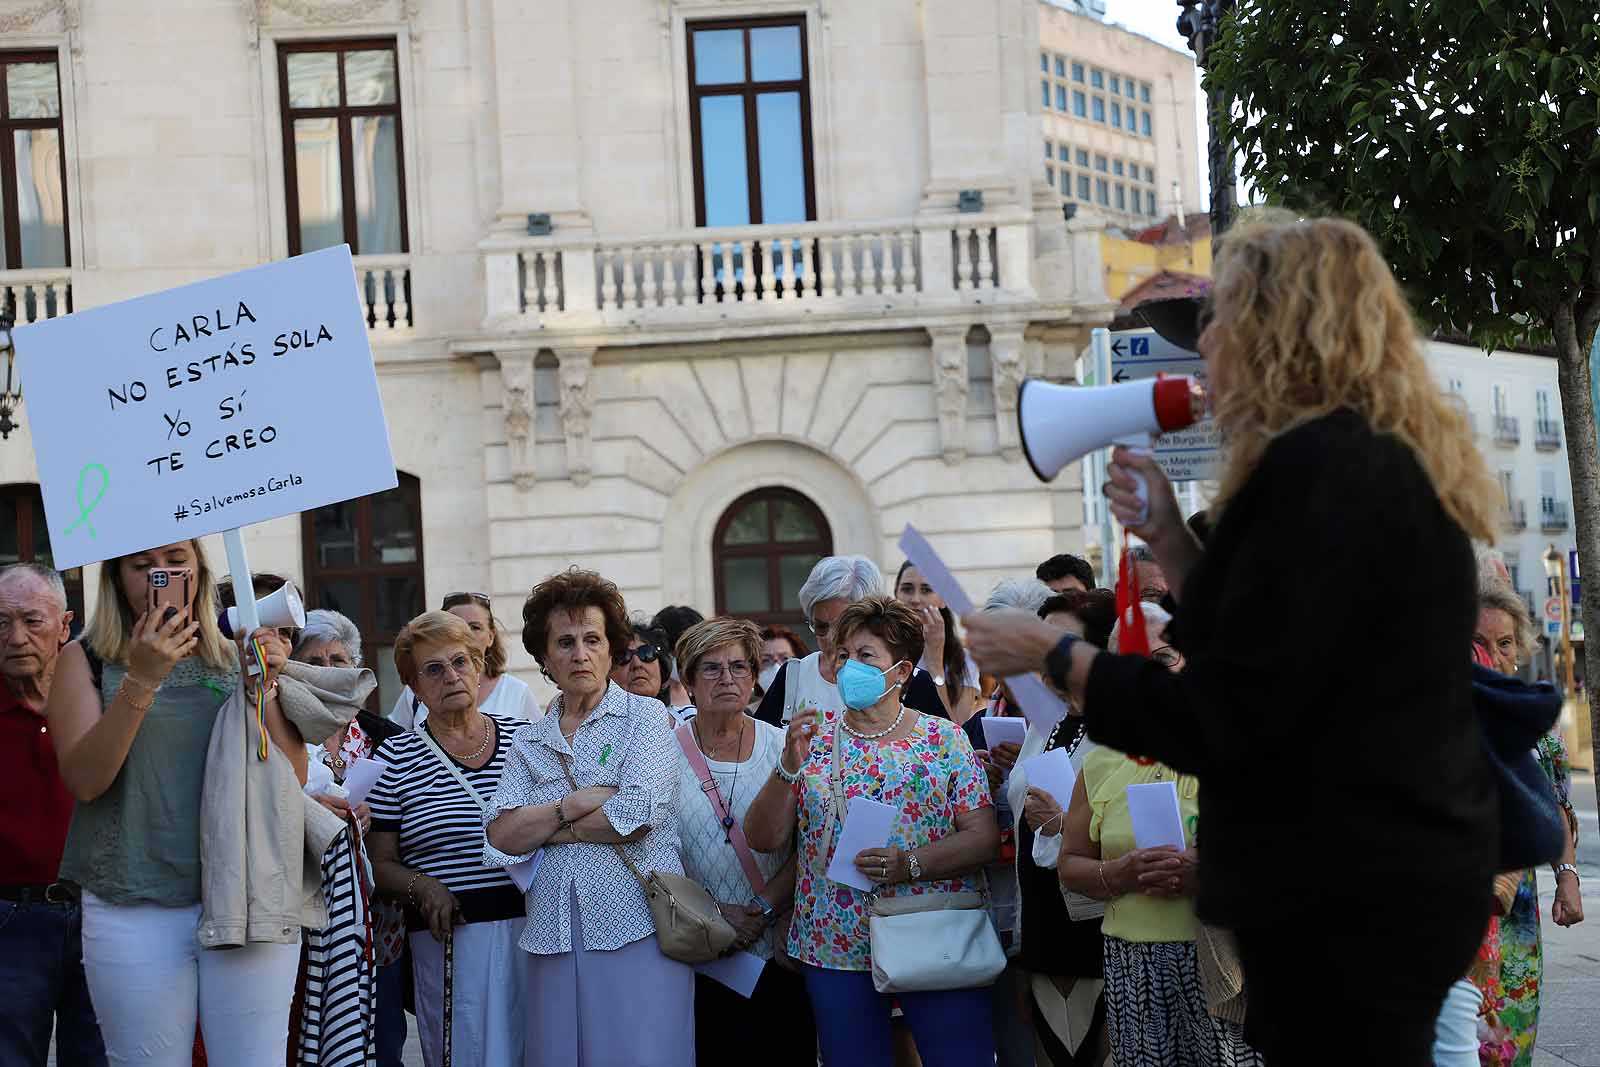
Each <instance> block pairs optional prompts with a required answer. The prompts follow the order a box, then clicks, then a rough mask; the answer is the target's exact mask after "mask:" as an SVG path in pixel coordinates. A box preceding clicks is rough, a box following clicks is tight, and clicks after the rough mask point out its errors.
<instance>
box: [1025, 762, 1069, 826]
mask: <svg viewBox="0 0 1600 1067" xmlns="http://www.w3.org/2000/svg"><path fill="white" fill-rule="evenodd" d="M1022 773H1023V774H1024V775H1025V776H1026V777H1027V779H1028V788H1030V789H1042V790H1044V791H1045V792H1046V793H1049V794H1050V797H1051V799H1053V800H1054V801H1055V802H1056V806H1057V807H1058V808H1060V809H1061V810H1062V811H1066V810H1067V805H1068V804H1069V803H1070V802H1071V801H1072V787H1073V786H1074V785H1075V784H1077V781H1078V772H1076V771H1074V770H1073V769H1072V757H1071V756H1069V755H1067V750H1066V749H1064V748H1052V749H1051V750H1050V751H1049V752H1044V753H1041V754H1039V755H1037V756H1034V757H1033V758H1031V759H1026V760H1023V761H1022Z"/></svg>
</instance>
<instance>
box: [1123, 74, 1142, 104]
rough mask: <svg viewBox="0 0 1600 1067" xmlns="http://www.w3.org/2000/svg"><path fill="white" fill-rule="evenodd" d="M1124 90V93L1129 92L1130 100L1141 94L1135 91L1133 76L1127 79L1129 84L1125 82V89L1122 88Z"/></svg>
mask: <svg viewBox="0 0 1600 1067" xmlns="http://www.w3.org/2000/svg"><path fill="white" fill-rule="evenodd" d="M1122 91H1123V92H1124V93H1125V94H1127V97H1128V99H1129V100H1132V99H1134V98H1135V97H1136V96H1138V95H1139V94H1138V93H1136V92H1134V88H1133V79H1132V78H1129V79H1128V81H1127V84H1125V85H1124V86H1123V89H1122Z"/></svg>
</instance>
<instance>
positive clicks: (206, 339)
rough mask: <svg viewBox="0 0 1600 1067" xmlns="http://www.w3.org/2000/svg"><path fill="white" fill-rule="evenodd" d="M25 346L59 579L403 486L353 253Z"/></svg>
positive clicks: (211, 288)
mask: <svg viewBox="0 0 1600 1067" xmlns="http://www.w3.org/2000/svg"><path fill="white" fill-rule="evenodd" d="M14 342H15V345H16V352H17V361H18V366H19V369H20V372H21V376H22V384H23V391H24V395H25V396H26V397H27V411H28V421H29V426H30V428H31V430H32V433H33V444H34V449H35V451H36V452H37V453H38V457H39V482H40V490H41V492H42V493H43V495H44V509H45V519H46V522H47V524H48V526H49V530H50V547H51V551H52V553H53V555H54V559H55V565H56V566H57V567H60V568H62V569H67V568H71V567H78V566H81V565H83V564H85V563H93V562H95V561H98V560H104V559H110V558H112V557H114V556H121V555H126V554H128V553H131V552H138V551H141V550H143V549H147V548H154V547H156V546H159V545H165V544H171V543H173V542H176V541H184V540H187V539H189V538H193V537H201V536H204V535H206V534H212V533H217V532H219V531H223V530H230V529H236V528H238V527H241V526H245V525H248V524H249V523H255V522H264V521H266V520H268V519H274V518H277V517H278V516H280V515H290V514H294V513H296V512H300V511H308V510H311V509H313V508H318V507H322V506H323V505H325V504H333V503H337V502H339V501H341V500H349V499H351V498H353V497H359V496H365V495H367V494H368V493H375V492H380V491H382V490H385V489H392V488H393V487H394V486H395V485H396V484H397V479H396V476H395V469H394V459H393V457H392V456H391V455H390V452H389V433H388V426H387V424H386V423H385V421H384V417H383V405H382V403H381V401H380V400H379V397H378V379H377V374H376V372H375V371H374V369H373V365H372V349H371V347H370V345H369V344H368V341H367V327H366V322H365V320H364V319H363V317H362V313H361V305H360V300H359V295H358V293H357V291H356V280H355V270H354V266H353V264H352V263H351V260H350V249H349V248H348V247H347V246H340V247H338V248H327V249H323V250H322V251H320V252H312V253H310V254H308V255H304V256H297V257H295V258H294V259H289V260H284V261H282V262H279V263H272V264H268V265H267V266H263V267H255V268H252V269H250V270H244V271H240V272H239V273H237V274H230V275H227V276H225V277H221V278H213V279H210V280H208V281H203V282H197V283H195V284H193V285H186V286H182V287H181V288H177V289H170V290H168V291H166V292H162V293H156V294H153V295H151V296H145V297H140V298H138V299H136V300H128V301H124V302H122V303H119V304H110V305H107V306H105V307H98V308H91V309H88V310H85V311H79V312H76V313H74V314H71V315H65V316H62V317H60V318H54V319H47V320H44V321H41V322H36V323H32V324H31V325H28V326H22V327H19V328H18V329H17V330H16V332H15V334H14Z"/></svg>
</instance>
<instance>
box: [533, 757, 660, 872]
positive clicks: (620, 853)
mask: <svg viewBox="0 0 1600 1067" xmlns="http://www.w3.org/2000/svg"><path fill="white" fill-rule="evenodd" d="M556 758H557V759H559V760H560V761H561V773H562V774H564V775H566V776H567V784H568V785H570V786H571V787H572V788H573V790H574V791H576V790H577V788H578V781H577V779H575V778H573V777H572V768H571V767H570V766H568V764H567V758H568V757H567V754H566V753H565V752H557V753H556ZM611 847H612V849H614V850H615V851H616V853H617V858H618V859H620V860H622V862H623V863H625V864H627V865H628V870H630V871H632V872H633V876H634V878H636V879H638V881H639V884H640V885H641V886H643V887H644V888H645V891H646V892H648V891H649V889H650V879H648V878H646V877H645V876H644V872H643V871H641V870H639V868H638V867H637V866H635V865H634V862H633V861H632V860H630V859H629V858H628V853H627V852H626V851H624V850H623V847H622V845H621V844H620V843H618V842H616V841H613V842H611Z"/></svg>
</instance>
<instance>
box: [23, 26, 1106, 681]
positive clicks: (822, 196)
mask: <svg viewBox="0 0 1600 1067" xmlns="http://www.w3.org/2000/svg"><path fill="white" fill-rule="evenodd" d="M1039 51H1040V45H1039V8H1038V4H1037V0H872V2H871V3H857V2H849V3H847V2H844V0H541V2H539V3H536V4H530V3H526V2H525V0H159V2H157V0H127V2H122V3H114V4H113V3H96V4H88V3H82V2H81V0H0V64H4V65H5V68H6V79H8V80H7V82H6V84H8V85H9V86H11V89H12V92H11V94H10V95H11V100H10V105H9V112H8V114H9V118H8V119H7V120H6V121H8V122H10V124H11V127H12V129H11V130H10V133H16V132H17V131H18V130H22V131H23V132H22V133H20V134H18V135H17V139H15V140H13V141H12V142H11V143H12V144H14V145H16V146H20V147H18V148H15V149H13V150H12V151H10V152H9V154H6V155H0V168H4V169H8V170H9V171H10V173H8V174H6V175H4V176H3V177H4V179H5V180H6V181H8V182H10V183H12V185H11V186H10V188H21V189H22V190H23V195H22V196H20V197H18V198H16V199H15V209H14V210H11V211H10V212H8V213H7V214H6V216H5V218H6V226H7V227H8V231H7V244H6V248H7V256H6V258H5V259H4V260H3V261H0V300H3V299H5V298H6V297H7V296H9V297H10V298H11V299H12V300H13V301H14V302H15V305H16V308H17V313H18V317H19V318H20V319H22V320H23V321H28V320H30V319H33V318H37V317H39V316H42V315H51V314H62V313H66V312H67V311H68V310H69V309H70V308H83V307H88V306H92V305H97V304H102V303H106V302H109V301H114V300H119V299H124V298H128V297H132V296H137V295H140V294H143V293H147V292H151V291H155V290H158V289H162V288H165V287H169V286H172V285H177V284H180V283H183V282H187V281H191V280H195V279H198V278H202V277H207V276H212V275H216V274H221V273H224V272H228V271H232V270H235V269H239V268H243V267H247V266H251V265H254V264H258V263H261V262H266V261H271V260H276V259H280V258H283V257H285V256H289V255H293V254H296V253H299V252H302V251H310V250H312V249H314V248H317V247H323V246H326V245H328V244H338V243H340V242H341V241H348V242H350V243H351V244H352V247H353V251H354V252H355V262H356V265H357V274H358V282H359V283H360V288H361V291H362V293H363V296H364V302H365V305H366V308H365V309H366V311H367V313H368V316H369V324H370V326H371V329H370V335H371V340H372V348H373V355H374V359H375V362H376V365H377V369H378V374H379V381H380V386H381V390H382V395H383V400H384V404H385V410H386V414H387V419H388V423H389V430H390V436H391V443H392V446H393V451H394V455H395V460H396V463H397V465H398V466H399V468H400V471H401V486H400V489H398V490H396V491H394V492H393V493H390V494H384V495H383V496H382V497H379V498H369V499H367V500H364V501H354V502H350V503H349V504H346V505H341V506H339V507H336V508H332V509H323V510H322V511H321V512H319V513H317V514H316V515H307V516H300V517H290V518H285V519H281V520H278V521H275V522H272V523H268V524H265V525H263V526H260V527H257V528H254V529H252V530H251V531H249V543H250V546H251V551H252V553H253V557H252V558H253V564H254V565H255V566H256V567H258V569H266V570H274V571H278V572H282V573H286V574H289V575H292V576H294V577H295V578H296V579H298V580H299V581H300V582H301V583H302V584H303V585H304V586H305V588H306V589H307V592H308V594H309V596H310V598H311V599H312V600H313V601H316V602H319V603H324V604H327V605H330V606H338V607H339V608H341V609H342V610H345V611H346V612H347V613H349V614H351V615H352V616H353V617H355V618H356V619H357V620H358V621H359V622H360V623H361V624H362V626H363V627H364V632H365V633H366V635H367V638H368V654H369V656H370V657H371V658H373V659H374V660H375V661H377V663H378V665H379V666H380V667H381V668H382V674H383V675H384V688H385V690H386V691H392V690H393V689H394V687H395V681H394V679H393V677H392V667H391V666H390V665H389V663H388V657H387V655H386V649H387V643H388V642H389V641H391V640H392V635H393V633H394V631H395V630H396V629H397V628H398V626H399V625H400V624H402V623H403V622H404V621H405V619H406V618H409V617H410V615H411V613H413V612H414V611H416V610H420V609H421V608H422V607H423V606H425V605H434V604H437V602H438V600H439V599H440V598H441V597H442V596H443V595H444V594H446V593H448V592H451V591H455V590H482V591H484V592H487V593H489V594H490V595H491V596H492V597H493V598H494V602H495V605H496V608H497V615H498V616H499V617H500V618H501V619H502V620H504V621H506V622H507V623H510V624H512V625H513V626H515V625H519V620H520V612H519V608H520V605H521V601H522V598H523V597H524V596H525V594H526V593H527V591H528V589H529V587H530V586H531V585H532V584H533V583H535V582H537V581H538V580H539V579H541V578H543V577H544V576H546V575H548V574H550V573H551V572H553V571H556V570H559V569H562V568H565V567H567V566H569V565H572V564H574V563H579V564H583V565H585V566H590V567H594V568H596V569H598V570H600V571H601V572H603V573H604V574H606V575H608V576H609V577H611V578H613V579H614V580H615V581H617V583H618V584H619V585H620V586H621V587H622V589H623V590H624V592H625V593H626V595H627V598H628V602H629V605H630V607H633V608H637V609H639V610H641V611H654V610H655V609H656V608H658V607H660V606H662V605H664V604H669V603H688V604H693V605H695V606H697V607H699V608H700V609H701V610H703V611H706V612H707V613H710V612H712V611H717V610H726V611H732V612H736V613H741V614H747V615H750V616H753V617H757V618H771V619H774V620H781V619H785V618H787V619H791V620H792V619H793V618H794V606H795V605H794V601H793V594H794V591H795V589H796V588H797V587H798V584H799V580H800V579H802V578H803V577H804V571H805V569H806V568H807V567H809V560H810V559H812V558H814V557H815V556H816V555H818V554H821V553H823V552H827V551H832V552H860V553H864V554H866V555H869V556H871V557H873V558H874V559H876V560H877V561H878V562H879V563H880V564H882V565H883V566H885V567H886V568H892V567H894V566H895V565H897V563H898V556H897V552H896V549H895V548H894V544H895V541H896V540H897V538H898V534H899V531H900V529H901V528H902V527H903V526H904V525H905V524H906V523H907V522H913V523H916V524H917V525H918V526H919V527H920V528H921V529H923V530H924V531H926V532H927V533H928V534H929V536H930V537H931V539H932V540H933V542H934V544H935V545H936V546H937V547H938V548H939V549H940V551H941V552H943V553H945V554H946V555H947V558H948V560H949V562H950V563H951V564H952V566H953V567H954V569H955V570H956V571H957V573H958V574H960V575H961V576H962V577H963V578H964V580H965V581H966V582H967V583H968V584H969V586H970V587H971V590H972V592H974V593H978V592H979V591H980V590H982V589H984V588H986V587H987V586H988V585H989V584H991V583H992V582H993V581H995V580H996V579H998V578H1000V577H1002V576H1006V575H1015V574H1018V573H1026V572H1028V571H1031V569H1032V567H1033V566H1034V565H1035V564H1036V563H1037V562H1038V561H1039V560H1040V559H1042V558H1044V557H1045V556H1047V555H1049V554H1050V553H1052V552H1054V551H1058V550H1062V549H1070V548H1072V547H1074V546H1075V545H1077V544H1079V543H1080V542H1079V539H1080V532H1079V523H1080V515H1081V513H1082V503H1081V490H1080V488H1079V486H1078V485H1077V484H1076V482H1075V480H1074V478H1073V477H1072V476H1071V475H1070V474H1068V475H1065V476H1063V478H1062V479H1061V481H1059V482H1058V483H1056V484H1052V485H1049V486H1045V485H1041V484H1039V483H1038V482H1037V481H1036V480H1035V479H1034V478H1033V476H1032V475H1031V473H1029V471H1028V468H1027V465H1026V463H1025V462H1024V461H1023V460H1022V458H1021V456H1020V453H1019V449H1018V441H1017V436H1016V429H1015V398H1016V389H1017V385H1018V382H1019V381H1020V380H1021V378H1022V377H1023V376H1024V375H1026V374H1038V373H1049V374H1052V375H1054V376H1057V377H1064V376H1066V375H1067V374H1068V372H1069V368H1070V366H1071V363H1072V360H1073V358H1074V357H1075V354H1076V352H1077V351H1078V350H1079V349H1080V348H1081V347H1082V346H1083V344H1084V343H1085V339H1086V335H1087V330H1088V329H1089V328H1091V327H1092V326H1094V325H1098V324H1101V323H1103V322H1105V321H1106V320H1108V319H1109V317H1110V311H1111V306H1110V304H1109V303H1108V301H1107V299H1106V297H1105V293H1104V290H1103V274H1102V268H1101V262H1100V251H1099V236H1100V234H1099V231H1100V227H1101V225H1102V223H1101V222H1099V221H1097V220H1096V218H1095V216H1094V213H1093V212H1080V213H1079V214H1078V216H1077V217H1076V218H1074V219H1073V220H1071V221H1070V222H1069V221H1068V220H1066V219H1065V218H1064V213H1063V211H1062V204H1061V200H1060V197H1059V196H1058V195H1057V194H1056V192H1055V191H1054V190H1053V189H1052V188H1050V187H1049V186H1047V185H1046V184H1045V181H1044V173H1043V165H1042V163H1041V161H1040V152H1039V143H1040V140H1041V114H1040V102H1039V95H1038V91H1037V86H1035V85H1033V84H1031V82H1030V80H1029V79H1026V78H1023V77H1021V76H1020V75H1019V73H1018V72H1019V71H1022V70H1025V69H1029V68H1031V67H1032V65H1033V64H1035V63H1036V62H1037V58H1036V57H1037V56H1038V55H1039ZM19 123H21V124H23V125H19ZM29 123H31V125H27V124H29ZM0 132H6V131H0ZM52 168H54V169H52ZM21 422H22V427H21V429H20V430H19V431H17V432H15V433H13V434H12V435H11V439H10V440H9V442H7V443H5V444H3V445H0V482H3V483H5V484H6V485H7V488H5V489H4V490H0V494H3V499H0V506H3V507H5V508H9V509H10V513H9V516H8V515H6V514H4V513H0V538H4V537H5V536H7V532H8V530H9V526H12V525H14V526H15V527H16V528H17V542H16V544H15V545H12V546H9V547H10V549H11V551H10V552H9V555H10V556H12V557H13V558H28V557H31V556H38V557H41V558H42V556H43V555H44V554H46V553H47V545H45V544H44V541H43V537H42V533H41V531H42V530H43V524H42V520H36V519H35V516H34V515H33V512H32V510H31V508H32V507H33V503H32V500H33V496H31V495H30V494H34V493H35V486H34V485H33V484H32V483H34V482H35V481H36V478H37V474H36V472H35V468H34V461H33V455H32V451H31V446H30V444H29V437H28V430H27V405H26V399H25V398H24V403H23V406H22V414H21ZM85 432H93V430H92V427H87V426H86V427H85ZM293 447H294V448H296V449H298V450H300V451H302V452H303V453H306V454H307V455H309V456H310V457H311V458H312V461H313V462H325V463H338V462H339V461H340V459H339V457H340V428H339V427H338V426H329V427H327V431H326V434H325V436H324V437H323V438H322V439H320V440H318V441H314V442H294V443H293ZM7 547H8V546H5V545H4V544H0V555H6V554H8V553H7V552H6V548H7ZM216 557H217V558H218V560H219V561H220V560H221V553H220V551H219V552H217V553H216ZM90 570H91V571H93V570H94V568H90ZM92 578H93V576H92V575H91V576H90V579H91V580H89V581H86V582H83V583H82V584H83V586H85V587H87V588H85V589H84V590H83V593H82V594H81V595H82V596H83V597H84V598H85V599H87V600H88V601H90V602H92V600H93V596H94V594H93V585H94V582H93V580H92ZM75 595H77V594H76V591H75ZM90 606H91V607H92V603H91V604H90ZM511 645H512V647H513V649H514V659H513V667H514V668H515V669H517V670H518V671H520V672H522V673H523V674H524V676H526V677H529V679H530V680H535V679H536V671H534V670H533V664H532V661H531V659H530V658H529V657H528V656H526V655H525V654H523V653H522V651H521V649H520V647H519V645H520V642H518V641H517V640H515V638H513V640H512V641H511ZM386 695H387V694H386Z"/></svg>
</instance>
